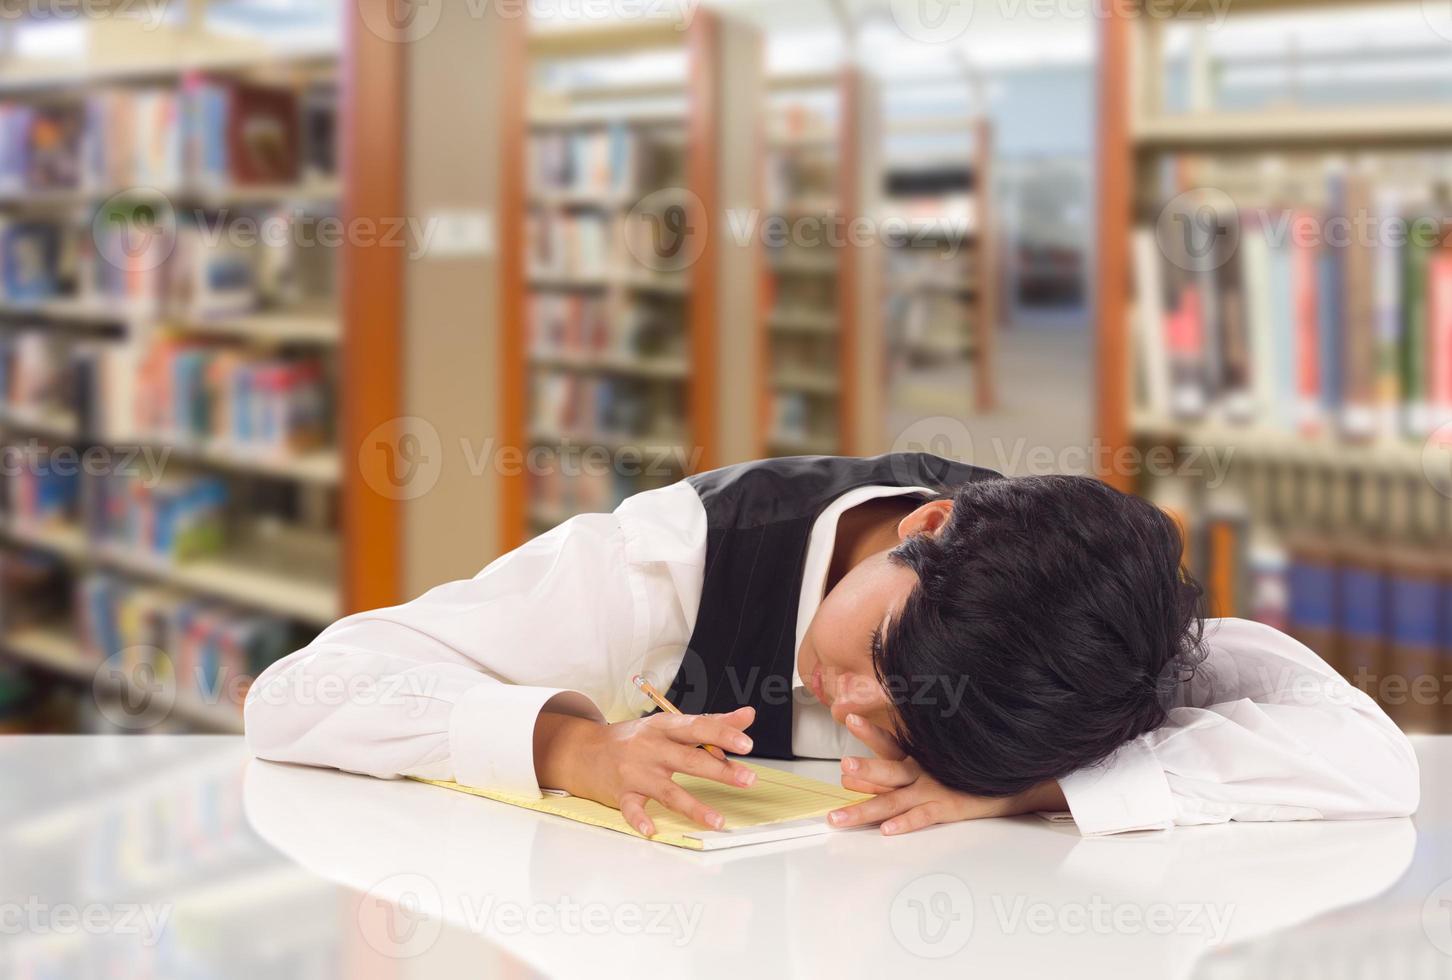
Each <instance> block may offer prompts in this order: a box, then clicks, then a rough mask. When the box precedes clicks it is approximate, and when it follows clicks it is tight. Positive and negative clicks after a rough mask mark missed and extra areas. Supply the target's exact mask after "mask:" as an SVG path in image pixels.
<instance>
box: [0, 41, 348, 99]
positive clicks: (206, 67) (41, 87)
mask: <svg viewBox="0 0 1452 980" xmlns="http://www.w3.org/2000/svg"><path fill="white" fill-rule="evenodd" d="M149 53H150V54H152V55H155V54H156V49H155V48H154V47H153V48H151V49H150V51H149ZM338 57H339V55H338V50H337V48H336V47H335V46H332V45H326V46H320V47H315V48H309V47H297V48H271V47H262V46H256V45H251V46H248V48H247V50H237V49H236V48H231V49H228V50H218V51H208V52H205V53H201V54H196V55H192V54H187V53H185V52H182V51H180V50H178V51H176V52H175V53H173V54H170V55H169V56H163V57H154V56H153V57H148V58H147V59H146V60H145V61H123V60H117V61H116V62H115V63H112V64H104V63H103V64H95V63H91V62H90V61H89V60H88V61H87V62H77V63H75V64H73V65H69V66H67V67H66V68H64V69H61V70H56V69H47V70H35V69H31V70H26V69H25V68H24V67H23V65H21V66H20V67H18V68H16V69H12V70H8V71H0V95H32V94H45V93H49V92H63V91H77V90H79V91H84V90H86V89H89V88H91V87H93V86H97V85H106V84H111V83H132V82H146V81H155V82H166V83H171V84H176V83H177V82H179V81H180V80H181V78H182V77H183V76H184V75H187V74H190V73H193V72H200V73H209V74H235V73H239V72H249V71H252V70H253V69H255V68H256V67H257V66H258V65H260V64H266V65H273V66H284V65H285V66H291V67H295V68H306V67H309V66H312V67H317V68H319V69H326V68H330V67H331V66H333V65H335V64H336V63H337V61H338Z"/></svg>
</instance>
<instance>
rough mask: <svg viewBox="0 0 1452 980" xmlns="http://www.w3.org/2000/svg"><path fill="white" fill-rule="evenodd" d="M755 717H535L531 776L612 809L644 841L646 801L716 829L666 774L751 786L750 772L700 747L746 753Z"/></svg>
mask: <svg viewBox="0 0 1452 980" xmlns="http://www.w3.org/2000/svg"><path fill="white" fill-rule="evenodd" d="M755 720H756V710H755V709H754V708H750V707H746V708H738V709H736V710H735V711H733V712H731V713H730V714H724V715H672V714H665V713H660V714H654V715H648V716H646V717H644V718H637V719H635V720H633V721H621V722H616V723H615V724H613V725H602V724H599V723H598V722H593V721H589V720H587V719H583V718H575V717H571V716H567V715H556V714H548V713H547V714H542V715H540V717H539V720H538V722H537V723H536V725H535V772H536V776H537V778H538V779H539V782H540V785H542V786H552V787H555V788H558V789H563V790H567V791H568V792H570V793H571V794H573V795H575V796H581V797H585V798H586V799H591V800H594V801H595V802H597V803H604V804H605V805H606V806H613V807H615V808H617V809H618V810H619V811H620V812H621V814H623V815H624V817H625V819H626V820H628V821H630V825H631V826H632V827H634V828H635V829H636V830H639V831H640V832H641V833H642V834H644V835H645V836H647V837H649V836H650V835H651V834H654V833H655V824H654V822H653V821H652V820H651V819H650V817H649V816H647V815H646V812H645V804H646V801H647V800H655V801H656V802H658V803H660V805H661V806H664V807H665V808H666V809H668V810H674V811H675V812H676V813H679V814H681V815H682V816H684V817H686V818H687V819H690V820H693V821H695V822H696V823H698V824H701V825H702V826H704V827H709V828H711V829H712V830H720V829H721V828H722V826H723V825H724V822H723V820H722V817H721V815H720V814H719V813H717V812H716V811H714V810H712V809H711V808H710V807H708V806H706V805H705V804H704V803H702V802H701V801H699V800H697V799H696V798H695V797H694V796H692V795H691V794H690V793H688V792H686V791H685V790H684V789H682V788H681V787H680V786H678V785H677V784H676V782H675V781H674V780H673V779H672V778H671V777H672V776H674V775H675V774H676V773H678V772H683V773H688V774H690V775H692V776H700V777H702V778H703V779H711V780H714V781H716V782H718V783H724V784H725V785H727V786H735V787H746V786H750V785H752V784H753V783H754V782H756V773H755V772H753V771H752V770H751V769H750V768H749V767H747V766H744V765H742V764H741V763H739V762H731V761H729V760H727V759H726V758H724V757H723V756H721V755H719V754H713V753H711V752H707V751H706V750H705V749H703V748H701V746H702V745H713V746H719V747H720V748H722V749H725V750H726V751H728V752H736V753H744V752H750V751H751V739H750V737H748V736H747V735H746V734H745V730H746V729H747V728H749V727H750V726H751V723H752V722H753V721H755Z"/></svg>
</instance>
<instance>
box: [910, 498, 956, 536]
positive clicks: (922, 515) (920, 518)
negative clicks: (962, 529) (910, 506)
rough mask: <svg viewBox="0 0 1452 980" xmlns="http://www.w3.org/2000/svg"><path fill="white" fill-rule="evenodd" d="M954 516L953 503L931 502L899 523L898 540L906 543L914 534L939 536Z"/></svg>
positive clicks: (944, 501)
mask: <svg viewBox="0 0 1452 980" xmlns="http://www.w3.org/2000/svg"><path fill="white" fill-rule="evenodd" d="M952 516H953V501H951V500H929V501H928V502H927V503H925V504H923V505H922V506H921V507H919V508H918V509H917V510H915V511H913V512H912V513H911V514H909V515H908V516H906V517H904V518H903V519H902V520H900V521H898V522H897V536H898V540H900V541H905V540H907V539H908V538H910V537H912V536H913V535H914V534H937V533H938V532H939V531H941V530H942V529H943V528H944V527H945V526H946V525H947V523H948V518H950V517H952Z"/></svg>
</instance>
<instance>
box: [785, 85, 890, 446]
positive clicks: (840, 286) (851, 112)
mask: <svg viewBox="0 0 1452 980" xmlns="http://www.w3.org/2000/svg"><path fill="white" fill-rule="evenodd" d="M765 98H766V108H767V113H766V128H767V133H766V137H765V147H766V155H767V161H768V173H769V175H770V177H769V187H768V194H767V201H766V205H767V206H766V210H765V213H766V214H768V215H769V216H771V217H772V218H775V219H783V220H785V221H787V222H788V223H789V224H790V226H793V227H795V226H796V225H797V224H798V223H799V222H817V223H819V225H820V227H819V229H817V228H814V229H813V231H814V232H818V231H819V232H820V233H814V234H813V235H812V237H811V238H810V239H802V240H800V241H793V242H792V243H791V244H789V245H779V246H778V247H769V248H766V249H764V250H763V256H762V271H761V275H762V279H763V282H764V291H765V293H766V295H767V296H768V297H770V299H769V302H767V303H765V304H763V306H762V308H761V310H760V313H759V316H758V325H759V333H760V336H761V338H762V340H761V346H762V350H763V354H764V361H763V368H762V380H763V390H762V395H761V399H760V405H761V407H760V409H759V421H758V426H757V442H758V447H759V448H758V452H759V453H760V454H769V455H782V454H794V453H796V452H797V451H798V450H799V449H800V448H801V447H804V446H806V447H811V449H812V450H813V451H814V452H837V453H844V454H851V453H871V452H874V451H877V449H878V443H879V441H880V433H878V432H877V431H876V427H875V425H874V423H873V421H872V420H875V419H876V418H877V417H878V416H879V415H880V413H879V412H878V411H876V409H875V408H874V406H875V404H876V402H875V399H876V389H877V388H878V387H880V379H879V378H878V377H877V373H878V372H877V366H878V365H880V363H881V351H880V346H881V331H882V322H881V319H882V317H881V311H880V306H881V302H880V301H881V296H880V292H879V286H880V282H881V271H880V270H879V269H877V268H875V266H876V264H877V263H879V262H880V261H881V252H880V250H879V249H878V247H877V243H876V242H872V241H864V240H862V239H861V238H860V236H856V235H855V234H853V233H852V229H853V228H854V226H855V224H856V222H857V221H858V219H859V218H861V217H862V216H866V215H872V214H875V208H876V205H877V202H878V198H879V195H880V186H879V185H880V183H881V170H880V169H879V158H880V151H879V148H878V146H877V142H878V140H879V137H880V130H881V124H880V114H881V110H880V105H879V100H878V89H877V85H876V82H875V80H874V79H872V78H871V77H870V76H869V75H868V74H867V73H866V72H864V71H863V70H862V69H860V68H859V67H857V66H855V65H852V64H843V65H841V66H837V67H833V68H830V69H827V70H820V71H805V72H781V73H777V74H775V75H773V76H772V77H771V78H770V79H769V80H768V84H767V92H766V96H765ZM803 227H808V226H805V225H804V226H803ZM818 363H819V364H821V365H822V367H821V368H820V369H817V368H812V367H809V365H812V364H818Z"/></svg>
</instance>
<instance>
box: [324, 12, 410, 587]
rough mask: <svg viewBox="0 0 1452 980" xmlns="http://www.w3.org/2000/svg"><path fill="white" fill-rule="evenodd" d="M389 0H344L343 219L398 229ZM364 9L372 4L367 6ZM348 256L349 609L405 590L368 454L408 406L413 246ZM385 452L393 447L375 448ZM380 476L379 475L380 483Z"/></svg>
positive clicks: (398, 515) (391, 520) (345, 548)
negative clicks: (408, 264) (407, 314)
mask: <svg viewBox="0 0 1452 980" xmlns="http://www.w3.org/2000/svg"><path fill="white" fill-rule="evenodd" d="M389 2H390V0H358V2H357V3H350V4H346V5H345V6H344V9H345V10H347V11H349V14H348V15H347V21H346V24H345V25H344V31H345V45H344V52H343V64H342V72H341V86H340V115H341V162H342V174H343V194H342V214H341V216H342V219H343V222H344V226H345V227H347V228H355V227H364V226H365V224H366V223H371V224H372V227H380V228H386V227H390V225H389V224H387V223H386V222H389V221H397V220H399V219H401V218H403V217H404V216H405V213H406V212H405V211H404V205H405V202H404V190H403V151H404V138H405V131H406V129H405V120H404V72H405V68H406V65H407V57H408V50H407V49H408V45H407V44H405V43H400V42H398V41H394V40H386V39H384V38H382V37H380V36H379V35H378V34H376V33H374V31H373V30H371V29H370V28H369V26H368V24H370V23H372V24H383V23H388V20H387V15H386V13H385V12H384V10H383V8H384V6H385V5H386V4H387V3H389ZM365 8H374V9H372V10H371V11H370V12H369V14H371V16H370V15H369V14H365ZM346 237H347V239H348V244H346V245H345V247H344V249H343V254H342V262H341V270H340V272H341V284H342V288H341V297H340V316H341V320H342V324H343V343H342V350H341V355H340V356H341V368H342V369H341V372H340V374H341V385H340V387H341V391H340V406H339V409H340V416H341V418H340V423H339V429H340V432H339V447H338V452H339V455H340V462H341V467H342V473H343V479H342V483H341V494H342V500H341V516H340V522H339V523H340V528H339V531H340V534H341V537H342V569H341V575H340V582H339V586H340V588H341V591H342V606H343V609H344V611H345V612H349V611H355V610H359V609H371V608H374V607H377V606H384V605H389V604H391V603H394V602H397V601H398V600H399V599H400V598H401V595H400V592H401V583H402V575H403V540H402V534H403V506H402V503H401V502H400V501H399V500H396V499H392V498H391V497H390V496H387V495H385V494H382V493H379V492H377V491H376V490H375V489H374V488H373V487H372V486H370V485H369V483H370V481H368V480H367V479H365V466H366V467H367V468H368V471H369V472H371V471H372V468H373V466H374V461H372V460H371V459H369V460H364V458H363V457H360V452H364V453H371V452H374V451H375V449H374V448H373V447H367V446H365V445H364V440H365V439H368V437H369V435H370V433H373V432H374V430H375V429H376V428H377V427H378V426H380V425H383V424H384V423H386V422H388V421H389V420H391V419H396V418H397V417H398V416H399V415H401V414H402V406H403V376H402V371H401V370H400V360H401V355H402V336H401V329H402V326H401V324H402V316H403V276H404V268H403V262H404V254H405V250H404V249H401V248H396V247H392V246H391V245H390V244H384V243H382V242H380V241H374V242H373V243H372V244H369V245H361V244H358V243H357V241H356V240H357V239H358V238H359V237H361V236H355V235H348V236H346ZM377 451H379V452H383V451H385V450H381V449H380V450H377ZM373 482H377V481H373Z"/></svg>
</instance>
